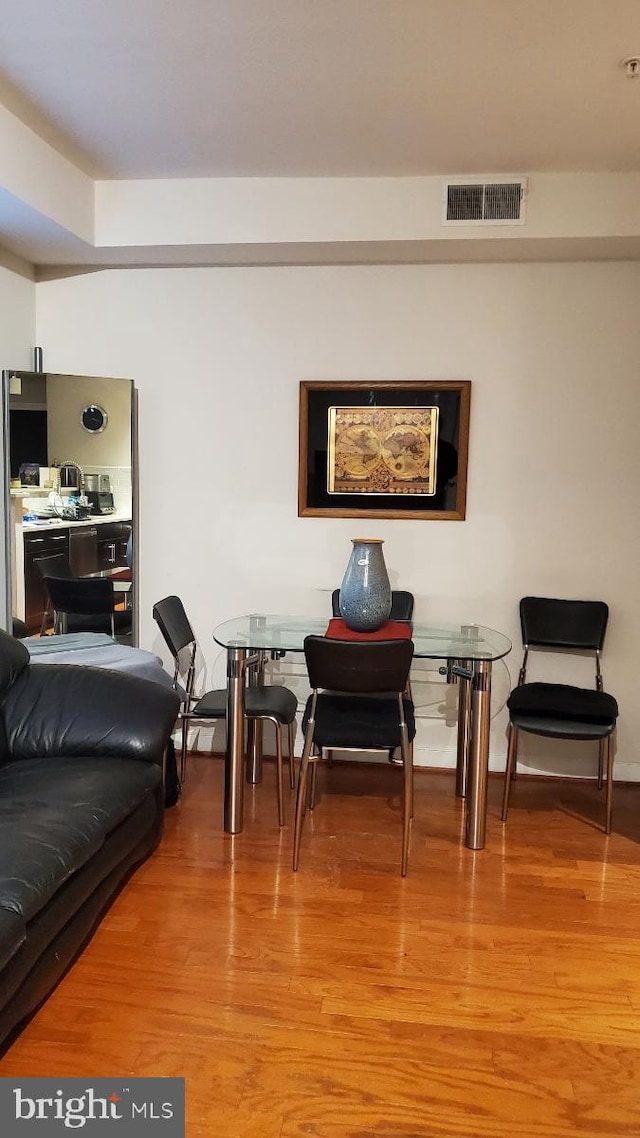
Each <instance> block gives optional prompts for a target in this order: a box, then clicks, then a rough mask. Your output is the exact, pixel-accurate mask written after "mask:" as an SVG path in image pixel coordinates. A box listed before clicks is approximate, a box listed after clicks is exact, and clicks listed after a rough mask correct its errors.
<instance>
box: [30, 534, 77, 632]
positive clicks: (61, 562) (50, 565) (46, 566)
mask: <svg viewBox="0 0 640 1138" xmlns="http://www.w3.org/2000/svg"><path fill="white" fill-rule="evenodd" d="M33 564H34V565H35V567H36V569H37V570H38V572H39V574H40V576H41V577H42V582H43V584H44V585H45V589H46V584H45V580H44V579H45V577H73V573H72V571H71V566H70V564H69V558H68V557H67V555H66V553H49V554H46V555H45V556H44V557H34V559H33ZM52 619H53V606H52V604H51V597H50V596H49V591H48V589H47V603H46V605H45V608H44V612H43V614H42V623H41V625H40V635H41V636H44V634H45V632H46V630H47V625H48V624H49V621H50V620H52ZM72 631H77V630H76V629H73V630H72Z"/></svg>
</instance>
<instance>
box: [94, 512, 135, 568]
mask: <svg viewBox="0 0 640 1138" xmlns="http://www.w3.org/2000/svg"><path fill="white" fill-rule="evenodd" d="M130 533H131V522H104V523H103V524H102V525H101V526H100V527H99V531H98V564H97V568H98V569H101V570H104V569H116V568H120V567H121V568H126V565H127V558H126V552H127V542H128V540H129V534H130Z"/></svg>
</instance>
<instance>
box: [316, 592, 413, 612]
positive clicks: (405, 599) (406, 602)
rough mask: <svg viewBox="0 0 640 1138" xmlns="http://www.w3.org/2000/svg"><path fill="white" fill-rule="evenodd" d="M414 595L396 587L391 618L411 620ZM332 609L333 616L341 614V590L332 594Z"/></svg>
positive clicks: (392, 600)
mask: <svg viewBox="0 0 640 1138" xmlns="http://www.w3.org/2000/svg"><path fill="white" fill-rule="evenodd" d="M413 606H414V596H413V593H409V592H407V591H406V590H405V589H394V590H393V591H392V593H391V612H390V613H389V620H411V618H412V616H413ZM331 610H332V614H333V616H340V590H339V589H334V590H333V592H332V594H331Z"/></svg>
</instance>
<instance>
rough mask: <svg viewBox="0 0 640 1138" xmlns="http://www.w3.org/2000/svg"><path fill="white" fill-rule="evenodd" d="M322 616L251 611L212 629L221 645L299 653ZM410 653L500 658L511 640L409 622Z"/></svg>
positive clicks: (485, 631) (317, 631) (466, 627)
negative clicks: (410, 630) (306, 637)
mask: <svg viewBox="0 0 640 1138" xmlns="http://www.w3.org/2000/svg"><path fill="white" fill-rule="evenodd" d="M328 623H329V620H328V618H327V617H326V616H324V617H323V616H279V615H274V614H270V613H251V614H249V615H247V616H237V617H235V618H234V619H233V620H226V621H225V622H224V623H223V624H219V625H218V627H217V628H214V630H213V639H214V640H215V642H216V644H220V645H221V647H222V648H246V649H253V650H259V649H265V650H267V651H276V652H302V651H303V649H304V638H305V636H311V635H314V636H323V635H324V634H325V632H326V631H327V626H328ZM412 629H413V631H412V634H411V639H412V640H413V644H414V656H415V657H417V658H418V659H434V660H500V659H502V657H503V656H506V655H507V654H508V653H509V652H510V651H511V641H510V640H509V639H508V637H506V636H503V635H502V633H501V632H495V631H494V629H492V628H485V627H484V626H483V625H481V624H451V623H433V624H421V623H418V622H416V621H413V622H412Z"/></svg>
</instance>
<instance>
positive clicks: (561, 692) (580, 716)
mask: <svg viewBox="0 0 640 1138" xmlns="http://www.w3.org/2000/svg"><path fill="white" fill-rule="evenodd" d="M507 707H508V709H509V711H510V712H511V715H512V717H513V716H514V715H525V716H534V717H535V716H538V715H540V716H542V717H543V718H545V719H547V718H548V719H556V720H558V719H560V720H563V719H566V720H571V721H576V720H579V721H581V722H582V723H585V724H594V725H598V726H605V725H606V726H608V727H609V728H611V727H612V726H613V724H614V723H615V721H616V719H617V717H618V704H617V703H616V701H615V699H614V698H613V696H612V695H609V694H608V692H604V691H596V690H595V689H593V688H579V687H573V686H572V685H571V684H546V683H534V684H522V685H521V686H520V687H518V688H514V690H513V691H512V692H511V695H510V696H509V698H508V700H507ZM595 737H596V738H597V737H599V736H597V735H596V736H595Z"/></svg>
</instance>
